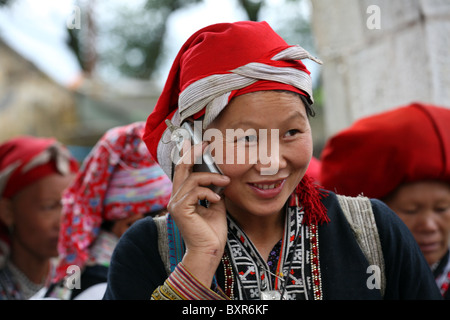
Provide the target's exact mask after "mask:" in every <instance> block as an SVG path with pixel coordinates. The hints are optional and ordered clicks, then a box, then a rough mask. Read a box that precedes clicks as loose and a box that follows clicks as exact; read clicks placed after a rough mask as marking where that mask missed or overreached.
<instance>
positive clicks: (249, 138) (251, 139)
mask: <svg viewBox="0 0 450 320" xmlns="http://www.w3.org/2000/svg"><path fill="white" fill-rule="evenodd" d="M257 141H258V137H257V136H253V135H251V136H243V137H241V138H238V139H237V141H236V142H245V143H247V144H249V143H256V142H257Z"/></svg>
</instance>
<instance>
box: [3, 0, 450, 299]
mask: <svg viewBox="0 0 450 320" xmlns="http://www.w3.org/2000/svg"><path fill="white" fill-rule="evenodd" d="M14 2H15V1H14V0H11V1H0V9H1V10H12V9H17V8H18V7H19V3H20V2H21V1H19V0H17V1H16V3H14ZM69 2H70V3H69ZM185 2H186V3H183V2H180V3H183V5H180V8H181V7H183V6H186V7H187V8H189V5H191V6H192V5H195V4H198V3H202V1H185ZM285 2H286V3H288V2H289V1H284V2H283V5H286V8H288V6H289V5H291V6H292V5H293V4H292V3H296V2H297V3H299V4H301V5H299V6H297V7H295V8H296V10H297V11H296V12H300V9H301V10H303V9H304V8H305V7H304V3H305V1H292V2H290V3H291V4H289V5H287V4H286V3H285ZM375 2H376V1H375ZM68 3H69V6H72V8H73V6H74V5H77V7H76V8H81V14H82V15H81V17H82V18H83V20H82V21H83V23H85V24H83V25H85V26H89V28H84V29H83V28H81V29H80V30H78V29H76V28H72V29H69V34H70V37H69V38H70V39H71V47H72V49H71V53H70V54H69V55H73V54H74V52H75V53H76V54H75V56H76V58H73V56H72V57H71V58H70V61H71V63H72V60H76V59H78V61H79V62H80V66H78V67H75V68H73V69H70V68H67V69H64V72H62V71H61V74H64V75H66V77H65V78H52V77H53V74H54V73H53V72H50V71H48V72H47V71H45V70H46V69H45V68H42V67H41V66H40V67H39V68H37V67H30V68H32V71H31V74H33V75H34V76H33V79H35V82H36V83H39V85H42V83H45V84H46V87H45V88H50V89H49V91H48V92H49V93H48V94H45V96H46V99H48V98H50V99H49V100H53V102H54V103H55V104H57V106H55V109H56V110H58V111H57V112H53V111H52V112H50V113H48V114H47V113H45V112H42V113H45V115H44V116H42V118H43V119H45V120H44V121H43V122H40V123H38V121H37V120H35V119H39V117H40V116H34V119H32V120H31V122H30V119H29V118H33V117H32V116H30V117H27V116H23V117H24V119H25V120H24V121H21V123H23V124H24V127H25V126H26V125H27V124H29V123H32V125H31V126H33V127H32V130H28V129H29V128H28V129H27V128H21V127H20V126H19V125H17V126H12V125H8V123H12V119H15V118H14V117H15V116H14V114H13V113H12V111H8V112H4V110H12V109H13V108H10V107H11V105H9V104H10V103H12V102H11V101H19V100H20V101H21V103H22V104H23V105H24V107H23V108H19V107H16V108H15V109H16V110H18V109H21V110H22V111H23V110H25V112H23V113H22V115H26V114H27V111H26V110H27V107H29V106H33V108H34V109H33V110H36V109H38V112H37V113H39V110H40V109H39V106H40V105H51V103H50V102H48V103H47V101H48V100H42V101H44V102H42V101H41V100H39V99H40V97H39V95H35V93H36V92H39V91H40V90H41V89H37V90H36V88H43V87H39V85H37V86H36V88H35V87H33V88H34V89H30V88H32V86H29V85H24V86H23V87H22V86H19V85H17V86H16V91H15V92H14V93H13V94H10V93H8V92H9V91H8V90H6V89H2V88H12V87H14V86H15V85H16V84H17V83H16V82H15V81H17V79H18V77H19V76H17V74H19V75H20V74H28V73H26V72H25V71H23V70H25V69H20V70H22V71H20V72H17V73H15V72H16V70H15V69H11V71H8V72H9V73H8V74H15V75H16V76H3V77H2V76H1V75H2V73H1V72H2V71H0V118H1V119H0V126H1V128H0V130H3V131H1V132H0V300H2V299H5V300H13V299H22V300H23V299H44V298H45V299H64V300H69V299H102V298H103V295H104V292H105V289H106V283H107V273H108V268H109V264H110V261H111V256H112V253H113V251H114V248H115V246H116V245H117V243H118V241H119V239H120V237H121V236H122V234H123V233H124V232H126V230H127V229H128V228H129V227H130V226H131V225H132V224H133V223H134V222H136V221H137V220H139V219H142V218H144V217H146V216H151V217H157V216H162V215H165V214H166V213H167V212H166V207H167V204H168V202H169V199H170V196H171V192H172V183H171V181H170V179H169V178H168V177H167V175H166V174H165V173H164V172H163V171H162V169H161V168H160V166H159V165H158V163H157V162H155V161H154V159H152V157H151V155H150V153H149V151H148V150H147V147H146V146H145V144H144V143H143V141H142V134H143V130H144V126H145V123H144V121H145V116H146V115H148V114H149V113H150V112H151V109H152V108H153V106H150V105H149V104H151V103H153V104H154V102H155V101H156V98H157V96H158V93H155V92H153V91H158V90H154V89H153V88H154V87H155V86H154V82H155V79H158V77H159V73H163V72H164V70H161V69H158V68H157V65H158V63H157V62H156V61H162V60H161V59H162V58H161V57H162V55H160V53H161V52H164V49H166V51H169V49H168V48H169V45H167V44H166V45H164V42H163V39H164V35H166V36H167V35H168V34H167V33H166V34H165V33H164V32H160V33H158V32H157V31H158V30H163V29H165V27H162V24H160V25H158V26H152V27H149V26H148V25H144V26H142V25H140V26H136V25H134V27H133V28H134V29H135V30H141V31H142V30H148V29H149V28H152V30H153V31H154V32H152V34H154V35H155V38H154V39H150V40H148V39H146V38H145V36H143V35H142V34H141V33H142V32H141V33H139V37H137V36H136V37H137V38H138V39H135V40H136V41H134V42H133V41H131V40H130V41H129V42H127V43H126V44H123V43H122V45H118V46H117V48H119V47H126V50H124V51H123V52H122V54H121V55H122V56H126V57H128V59H127V60H126V62H119V61H118V58H117V57H116V58H111V57H112V56H113V55H112V53H111V52H116V53H117V52H119V50H118V49H117V48H113V47H109V48H108V47H105V46H103V47H101V48H100V49H98V50H95V48H94V49H93V47H95V46H94V45H92V43H97V42H101V41H96V39H95V37H94V36H93V34H94V33H95V32H94V31H95V27H93V24H92V21H91V20H93V17H95V10H93V9H92V7H91V6H92V5H91V4H88V2H85V1H77V2H72V1H68ZM204 3H206V4H208V3H209V1H204ZM233 3H234V5H235V7H239V12H240V16H239V19H241V20H246V19H249V20H250V19H259V20H261V19H265V18H269V19H270V17H271V15H270V11H272V12H274V11H275V9H274V8H275V6H273V5H272V7H270V3H271V2H270V1H235V2H233ZM251 3H253V4H255V3H256V4H258V3H259V7H257V5H255V6H254V7H251ZM25 5H26V4H25ZM139 5H143V6H144V7H145V8H146V10H148V11H146V12H147V13H146V14H145V16H146V21H148V20H152V19H153V20H152V21H155V19H154V16H152V13H154V12H160V13H161V12H168V11H167V10H166V9H167V8H166V9H164V8H160V7H156V2H152V1H141V2H140V3H139ZM15 6H16V7H15ZM137 7H138V5H136V8H137ZM265 7H266V11H264V8H265ZM136 8H135V9H136ZM180 8H176V9H180ZM267 8H271V10H269V9H267ZM430 8H431V7H430ZM430 8H428V7H427V9H424V10H425V12H426V13H427V14H429V13H430V12H433V11H432V10H431V9H430ZM382 9H383V10H384V8H383V7H382ZM1 10H0V14H2V15H3V14H4V12H3V13H2V12H1ZM139 10H140V9H139ZM139 10H137V11H139ZM174 10H175V9H174ZM291 11H294V10H291ZM350 11H352V10H348V12H350ZM444 11H445V10H444ZM444 11H442V12H444ZM11 12H12V11H11ZM382 12H386V11H382ZM76 13H77V11H76V10H75V11H72V16H71V17H72V18H73V20H71V22H72V23H75V22H76V21H75V19H76V18H77V16H76ZM127 14H129V16H127ZM132 14H133V12H132V10H130V11H123V16H122V18H123V19H122V20H121V21H122V27H120V26H119V27H117V28H113V27H111V26H110V25H107V24H106V23H105V24H103V27H102V28H100V27H99V28H98V29H97V32H98V34H97V35H100V34H101V35H105V34H107V33H108V32H110V33H112V32H113V31H114V30H121V32H120V33H118V34H117V38H115V39H116V40H117V39H119V38H121V39H122V40H123V39H131V38H133V35H132V34H130V31H129V29H125V27H123V26H124V25H127V22H129V24H131V20H133V19H128V18H129V17H130V16H133V15H132ZM134 14H136V12H135V13H134ZM5 16H6V15H5ZM10 17H11V25H12V23H13V19H12V17H13V15H10ZM127 17H128V18H127ZM166 18H168V17H166ZM288 18H289V19H291V21H297V22H296V24H295V25H294V24H292V28H289V27H286V26H285V25H282V24H280V25H279V29H280V30H282V31H283V32H284V33H283V35H284V37H285V38H288V40H290V39H296V37H298V36H299V35H300V37H302V38H303V39H306V40H304V41H302V43H306V47H307V48H308V46H310V47H309V49H311V50H310V51H311V52H314V48H312V47H313V46H314V44H313V42H314V41H313V40H312V38H313V37H312V33H311V29H310V27H309V22H308V21H307V20H305V19H306V18H305V16H303V15H300V16H298V15H295V14H293V13H292V14H291V15H288V16H286V19H288ZM104 19H107V18H104ZM174 19H175V18H174ZM230 19H231V18H230ZM417 19H419V18H417ZM3 20H4V21H6V20H5V19H3ZM94 20H95V19H94ZM144 20H145V19H144ZM166 20H167V19H166ZM67 21H68V20H67V19H65V20H64V23H66V22H67ZM86 21H87V22H86ZM89 21H90V22H89ZM158 21H159V20H158ZM134 22H135V23H137V22H136V21H134ZM274 22H277V21H276V19H275V20H274ZM89 23H90V24H89ZM155 25H156V24H155ZM73 26H75V24H73ZM105 26H108V27H109V28H107V27H105ZM384 26H385V25H383V27H384ZM66 27H67V24H66ZM1 28H3V29H1ZM5 28H6V27H5V26H4V25H2V24H0V29H1V30H3V31H4V30H7V29H5ZM133 28H131V29H133ZM44 29H45V28H44ZM87 29H88V30H89V31H88V32H87ZM286 30H287V31H286ZM4 33H5V32H4ZM8 34H9V36H8V37H6V36H4V38H3V39H0V51H1V52H2V56H3V58H2V57H1V56H0V66H2V65H8V64H11V65H12V63H11V62H10V61H20V64H21V66H27V67H29V65H39V63H38V62H36V61H34V60H33V59H34V58H31V57H28V58H27V57H26V56H25V57H26V59H27V60H26V61H32V63H31V64H30V63H28V62H25V63H24V62H23V61H22V60H21V59H23V58H22V56H23V54H19V53H20V52H21V50H20V49H18V47H15V46H14V45H13V44H12V42H10V41H12V40H11V39H10V38H11V37H10V35H11V34H13V32H12V31H9V32H8ZM42 34H44V30H41V35H42ZM143 34H145V32H143ZM156 35H158V36H156ZM12 38H14V37H12ZM16 38H17V39H22V41H23V42H25V39H24V38H20V37H16ZM63 38H64V37H63ZM133 39H134V38H133ZM143 39H146V40H143ZM321 39H322V40H321V43H320V45H321V48H322V49H323V47H324V44H323V38H321ZM447 39H448V38H447ZM66 40H67V39H66V38H65V39H64V41H66ZM97 40H98V39H97ZM122 40H120V41H122ZM183 40H185V39H183ZM27 41H28V40H27ZM44 41H47V40H44ZM120 41H119V40H117V41H116V43H119V42H120ZM174 42H175V41H174V40H173V39H172V45H173V43H174ZM288 42H296V40H294V41H288ZM111 43H114V41H112V42H111ZM133 43H135V44H136V43H140V44H141V45H133ZM83 44H84V45H83ZM11 48H13V49H11ZM155 48H156V49H155ZM177 49H178V48H177ZM416 49H417V48H416ZM39 50H41V49H39ZM42 50H43V49H42ZM102 50H103V51H102ZM417 50H419V49H417ZM92 52H95V53H96V54H94V56H93V55H92V54H90V53H92ZM142 52H148V57H146V58H145V57H142ZM3 53H4V54H3ZM100 53H102V54H103V58H102V57H101V56H100ZM328 54H329V52H328ZM61 56H63V55H62V54H60V55H59V58H61ZM158 56H159V57H160V58H159V60H158V59H157V58H158ZM5 57H12V58H8V59H7V60H6V62H5V61H2V59H6V58H5ZM104 57H110V60H107V59H104ZM40 59H41V60H44V59H43V58H40ZM55 59H56V58H55ZM150 60H151V62H150ZM330 60H333V57H331V58H330ZM349 60H350V59H349ZM65 61H66V62H67V61H68V60H65ZM325 62H326V61H325ZM445 62H446V63H447V60H445ZM398 64H400V63H398ZM66 65H68V63H66ZM95 65H97V68H99V69H101V70H102V71H101V72H103V75H105V74H108V75H107V77H110V76H111V73H108V70H109V71H110V70H112V69H114V68H116V69H114V70H115V71H114V72H112V74H113V75H114V76H113V78H114V77H118V75H119V74H120V75H121V76H125V78H128V77H135V78H137V79H139V82H131V85H132V86H134V87H133V88H134V89H136V88H139V87H140V86H143V87H144V89H143V91H145V92H146V94H148V95H147V96H145V98H146V99H145V101H144V99H142V97H143V96H144V95H142V92H140V93H139V94H140V95H141V96H139V97H136V96H132V94H130V95H128V96H126V97H125V98H123V96H122V97H120V98H117V101H111V100H114V98H112V99H110V101H108V100H105V96H108V95H109V94H111V92H112V91H114V90H116V91H118V90H127V88H129V87H128V86H129V85H130V82H121V83H126V85H124V86H123V87H122V88H118V87H113V86H111V87H110V89H109V90H104V88H103V87H102V89H101V90H98V92H100V91H101V94H98V92H97V96H96V95H95V90H96V88H99V87H100V85H99V83H101V82H98V83H95V81H94V80H93V79H94V77H92V75H93V74H94V73H95V71H94V70H95V67H94V66H95ZM111 65H115V67H111ZM23 68H25V67H23ZM2 69H5V70H6V67H5V68H2ZM38 69H39V70H40V71H38ZM69 69H70V70H69ZM335 69H336V70H338V71H337V72H338V73H339V74H346V72H348V70H349V67H348V66H345V63H344V62H342V64H341V65H340V66H338V67H336V68H335ZM433 70H434V69H433ZM28 71H29V70H28ZM28 71H27V72H28ZM158 72H159V73H158ZM314 72H316V70H313V71H312V77H313V79H314V78H315V74H314ZM43 74H45V75H43ZM330 74H331V73H330V71H328V73H327V74H325V75H324V77H326V76H330ZM161 78H164V77H161ZM317 78H319V77H317ZM114 79H118V78H114ZM147 79H152V80H151V81H150V82H147ZM434 79H436V77H435V78H434ZM429 81H430V82H431V80H429ZM117 82H119V81H117ZM342 82H344V81H342ZM437 82H438V83H439V81H437ZM55 83H57V85H55ZM103 85H104V84H103V83H102V86H103ZM434 85H435V86H436V88H441V87H440V85H439V84H434ZM430 86H431V85H430ZM150 87H152V89H149V88H150ZM19 88H20V90H24V93H25V94H24V96H27V94H30V97H34V99H33V98H30V99H28V100H27V99H25V100H21V99H18V98H17V99H15V98H14V97H15V96H14V94H15V93H17V92H18V90H19ZM61 88H63V89H61ZM326 88H327V89H328V92H329V93H330V92H332V91H333V90H330V85H329V84H328V87H326ZM378 89H379V88H378ZM136 90H137V89H136ZM150 91H151V92H150ZM335 91H336V90H335ZM337 91H339V90H337ZM366 91H367V90H366ZM374 91H375V90H374ZM379 91H381V93H380V95H381V96H383V90H380V89H379V90H378V91H377V92H379ZM435 91H436V92H441V91H442V90H437V89H436V90H435ZM92 92H94V94H91V93H92ZM32 94H33V95H32ZM314 94H315V95H316V97H315V100H316V101H317V103H316V104H315V105H314V108H315V110H316V113H317V117H316V118H311V119H310V121H311V123H312V127H313V135H314V132H317V134H316V135H315V137H316V138H317V139H318V140H317V141H315V142H316V143H315V146H314V157H313V158H312V160H311V162H310V164H309V168H308V174H309V176H311V177H313V178H314V180H315V182H316V183H317V184H318V185H320V186H323V188H325V189H328V190H331V191H334V192H336V193H337V194H343V195H347V196H358V195H364V196H367V197H370V198H376V199H379V200H381V201H383V202H384V203H386V204H387V205H388V206H389V207H390V208H391V209H392V210H393V211H394V212H395V213H396V214H397V215H398V216H399V217H400V219H401V220H402V221H403V222H404V223H405V225H406V226H407V227H408V229H409V230H410V231H411V233H412V235H413V236H414V239H415V240H416V242H417V244H418V245H419V247H420V249H421V252H422V254H423V256H424V257H425V260H426V262H427V263H428V265H429V267H430V269H431V270H432V273H433V275H434V278H435V280H436V286H437V287H438V289H439V291H440V292H441V294H442V296H443V297H444V298H445V299H448V300H450V290H449V286H450V258H449V252H450V251H449V244H450V127H449V125H448V123H450V104H448V105H443V104H441V103H434V101H435V100H436V99H433V98H430V99H422V101H417V102H415V101H416V99H415V96H414V95H413V93H411V99H409V100H408V101H409V102H408V103H404V104H398V103H394V102H393V104H392V105H390V106H389V110H381V109H386V108H387V107H386V106H383V107H381V106H380V109H379V110H378V112H374V114H372V115H364V116H359V117H358V118H357V119H356V120H354V119H352V121H348V122H351V123H350V124H348V125H346V126H345V128H343V129H339V130H336V129H335V128H334V129H333V130H332V131H333V133H332V134H328V137H327V138H326V139H325V138H324V136H326V134H325V133H324V132H327V129H326V128H325V129H324V128H323V127H324V126H325V127H326V123H324V122H323V120H321V119H322V117H323V113H325V112H326V110H324V106H323V99H324V98H323V97H322V94H323V87H322V86H321V84H320V83H318V84H315V88H314ZM399 95H400V92H399ZM99 96H101V98H99ZM385 96H388V94H385ZM36 97H37V98H36ZM68 97H69V98H68ZM74 97H75V98H74ZM155 97H156V98H155ZM147 98H148V99H147ZM120 99H123V100H120ZM362 99H363V97H361V100H362ZM141 100H142V101H144V102H143V103H142V101H141ZM348 100H352V107H351V108H350V107H349V108H348V109H352V110H354V109H355V108H354V107H353V104H355V103H357V101H358V99H355V94H353V95H352V98H351V99H350V98H349V99H348ZM23 101H25V102H23ZM56 101H57V102H56ZM105 101H107V102H108V104H109V107H108V108H109V111H111V110H112V112H110V113H108V115H107V116H105V115H104V114H103V113H102V112H104V111H103V110H104V109H105V106H104V104H105ZM124 101H125V102H124ZM392 101H397V100H396V99H394V98H393V99H392ZM139 103H142V104H143V105H144V107H143V108H141V107H139ZM36 105H37V106H38V107H36ZM111 106H112V108H111ZM136 106H137V107H136ZM8 108H9V109H8ZM45 108H46V107H45V106H44V107H42V110H44V109H45ZM74 108H78V110H84V111H83V112H81V115H79V116H78V119H82V121H81V122H82V123H81V124H80V123H77V124H76V125H75V124H74V123H75V122H76V121H74V120H73V119H74V118H75V117H74V116H73V114H72V113H73V112H72V111H73V109H74ZM108 108H106V109H108ZM360 109H361V110H363V109H364V107H363V106H361V108H360ZM71 110H72V111H71ZM142 110H143V112H142ZM364 110H365V109H364ZM349 112H350V111H349ZM30 114H34V113H31V112H30ZM111 114H114V116H110V115H111ZM356 114H359V115H361V114H362V112H361V113H358V112H356ZM97 117H98V118H100V119H101V118H102V117H103V118H104V119H102V120H104V121H103V122H102V121H100V122H98V124H94V125H93V124H92V122H89V121H86V119H88V120H89V119H96V118H97ZM117 118H120V121H117ZM317 119H319V120H317ZM338 120H339V119H336V123H337V122H338ZM353 120H354V121H353ZM77 121H79V120H77ZM341 127H342V125H341ZM2 128H3V129H2ZM50 128H53V129H54V130H53V132H52V130H50ZM315 130H316V131H315ZM69 131H70V132H71V134H72V136H71V138H67V135H66V134H67V132H69ZM328 132H331V131H328ZM74 133H76V134H74ZM73 136H76V138H73ZM66 142H68V143H66ZM77 146H81V147H80V148H77ZM86 146H87V147H86ZM79 150H82V152H81V153H79ZM72 266H76V269H73V268H72ZM78 271H79V272H80V276H81V277H80V278H77V277H74V275H77V272H78Z"/></svg>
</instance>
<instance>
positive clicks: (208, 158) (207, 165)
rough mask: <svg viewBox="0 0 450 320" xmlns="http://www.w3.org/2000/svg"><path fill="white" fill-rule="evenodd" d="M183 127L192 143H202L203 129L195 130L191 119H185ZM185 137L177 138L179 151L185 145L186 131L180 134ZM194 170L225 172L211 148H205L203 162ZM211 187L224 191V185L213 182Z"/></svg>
mask: <svg viewBox="0 0 450 320" xmlns="http://www.w3.org/2000/svg"><path fill="white" fill-rule="evenodd" d="M181 128H182V129H184V130H186V132H187V137H189V138H190V139H191V143H192V145H196V144H200V143H201V142H202V135H201V132H200V131H201V130H194V129H193V125H192V123H191V122H189V121H185V122H184V123H183V124H182V125H181ZM180 135H181V136H182V137H183V138H182V139H178V140H176V141H177V142H176V144H177V148H178V151H181V149H182V147H183V141H184V138H186V135H185V134H184V133H181V134H180ZM192 171H194V172H212V173H219V174H223V173H222V171H221V170H220V168H219V167H218V166H217V165H216V164H215V162H214V158H213V156H212V155H211V153H210V151H209V150H205V152H204V153H203V155H202V161H201V163H196V164H194V166H193V168H192ZM208 188H209V189H211V190H212V191H214V192H215V193H217V194H221V193H222V191H223V187H219V186H215V185H213V184H211V185H209V186H208Z"/></svg>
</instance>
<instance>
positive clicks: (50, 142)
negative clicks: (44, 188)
mask: <svg viewBox="0 0 450 320" xmlns="http://www.w3.org/2000/svg"><path fill="white" fill-rule="evenodd" d="M77 170H78V163H77V161H76V160H75V158H73V157H72V156H71V154H70V152H69V151H68V150H67V149H66V148H65V147H64V146H62V145H61V144H60V143H59V142H58V141H56V139H54V138H37V137H31V136H20V137H16V138H13V139H11V140H9V141H7V142H5V143H3V144H2V145H0V196H2V197H5V198H12V197H13V196H14V195H15V194H17V192H19V191H20V190H22V189H23V188H25V187H26V186H28V185H30V184H32V183H33V182H35V181H37V180H39V179H42V178H44V177H46V176H48V175H50V174H53V173H59V174H63V175H65V174H68V173H69V172H76V171H77Z"/></svg>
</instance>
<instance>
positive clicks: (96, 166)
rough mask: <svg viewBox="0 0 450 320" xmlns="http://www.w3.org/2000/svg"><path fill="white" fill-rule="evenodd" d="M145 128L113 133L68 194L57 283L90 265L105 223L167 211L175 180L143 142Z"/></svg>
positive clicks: (120, 129)
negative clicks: (70, 269) (70, 270)
mask: <svg viewBox="0 0 450 320" xmlns="http://www.w3.org/2000/svg"><path fill="white" fill-rule="evenodd" d="M144 126H145V123H144V122H140V121H139V122H135V123H132V124H129V125H125V126H120V127H115V128H112V129H110V130H108V131H107V132H106V133H105V134H104V135H103V137H102V138H101V139H100V140H99V141H98V142H97V143H96V145H95V146H94V148H93V149H92V150H91V152H90V153H89V155H88V156H87V157H86V159H85V160H84V161H83V165H82V167H81V169H80V171H79V173H78V175H77V177H76V178H75V181H74V182H73V183H72V184H71V185H70V186H69V188H68V189H67V190H66V191H65V193H64V197H63V216H62V222H61V230H60V237H59V243H58V250H59V253H60V263H59V265H58V266H57V269H56V276H55V278H54V281H55V282H57V281H59V280H61V279H62V278H63V277H64V276H65V275H66V271H67V267H69V266H70V265H72V264H75V265H77V266H79V267H80V268H82V267H83V266H84V265H85V263H86V261H87V259H88V257H89V247H90V246H91V244H92V243H93V242H94V241H95V239H96V238H97V235H98V233H99V231H100V225H101V224H102V222H103V221H105V220H110V221H111V220H119V219H122V218H127V217H131V216H133V215H138V214H145V213H149V212H151V211H158V210H160V209H164V208H166V206H167V203H168V202H169V199H170V194H171V191H172V182H171V181H170V180H169V178H168V177H167V176H166V175H165V173H164V172H163V171H162V170H161V168H160V167H159V165H158V164H157V163H156V162H155V161H154V160H153V159H152V157H151V156H150V154H149V152H148V149H147V148H146V146H145V144H144V142H143V141H142V138H141V137H142V133H143V132H144Z"/></svg>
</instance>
